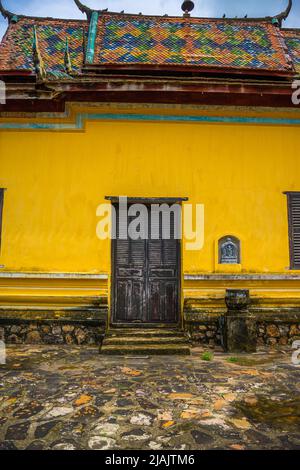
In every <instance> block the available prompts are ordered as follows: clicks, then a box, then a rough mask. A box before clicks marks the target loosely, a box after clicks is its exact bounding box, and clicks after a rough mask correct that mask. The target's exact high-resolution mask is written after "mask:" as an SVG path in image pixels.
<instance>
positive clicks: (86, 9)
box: [74, 0, 93, 19]
mask: <svg viewBox="0 0 300 470" xmlns="http://www.w3.org/2000/svg"><path fill="white" fill-rule="evenodd" d="M74 2H75V3H76V6H77V8H79V10H80V11H81V12H82V13H85V14H86V16H87V17H88V19H90V18H91V16H92V13H93V10H92V9H91V8H89V7H87V6H85V5H83V4H82V3H81V2H80V1H79V0H74Z"/></svg>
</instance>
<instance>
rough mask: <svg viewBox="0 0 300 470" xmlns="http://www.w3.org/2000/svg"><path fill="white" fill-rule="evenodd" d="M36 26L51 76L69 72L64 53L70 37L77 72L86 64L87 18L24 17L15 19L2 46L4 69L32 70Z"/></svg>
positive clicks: (0, 61) (0, 59) (0, 63)
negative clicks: (84, 56)
mask: <svg viewBox="0 0 300 470" xmlns="http://www.w3.org/2000/svg"><path fill="white" fill-rule="evenodd" d="M34 25H35V26H36V30H37V35H38V41H39V48H40V51H41V56H42V58H43V61H44V65H45V68H46V72H47V74H48V75H50V77H53V78H55V77H63V76H66V71H65V66H64V57H65V49H66V38H67V37H68V39H69V52H70V57H71V61H72V66H73V69H74V72H75V73H76V72H79V71H80V70H81V68H82V65H83V54H84V34H85V33H84V31H85V30H86V29H87V24H86V22H85V21H76V20H75V21H73V20H57V19H35V18H21V19H19V21H18V22H17V23H11V24H10V26H9V29H8V31H7V33H6V35H5V36H4V39H3V42H2V44H1V46H0V70H31V71H34V69H35V67H34V62H33V36H34V29H33V27H34Z"/></svg>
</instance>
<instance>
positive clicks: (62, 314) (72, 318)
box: [0, 308, 107, 326]
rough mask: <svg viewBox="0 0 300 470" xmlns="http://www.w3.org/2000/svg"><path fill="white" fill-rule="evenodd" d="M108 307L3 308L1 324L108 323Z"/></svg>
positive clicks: (0, 315)
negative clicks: (58, 309)
mask: <svg viewBox="0 0 300 470" xmlns="http://www.w3.org/2000/svg"><path fill="white" fill-rule="evenodd" d="M106 321H107V308H106V309H101V310H100V309H90V310H70V311H50V310H39V311H31V310H30V311H25V312H24V311H19V310H13V309H12V310H7V309H5V310H1V309H0V325H4V324H6V325H22V324H29V323H30V324H32V323H39V324H52V323H53V322H55V323H61V324H78V325H79V324H80V325H84V326H100V325H102V326H103V325H106Z"/></svg>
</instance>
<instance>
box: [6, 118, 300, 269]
mask: <svg viewBox="0 0 300 470" xmlns="http://www.w3.org/2000/svg"><path fill="white" fill-rule="evenodd" d="M299 135H300V128H299V127H288V126H285V127H284V126H282V127H278V126H270V125H268V126H267V125H262V126H254V125H239V124H233V125H224V124H213V125H209V124H199V123H195V124H183V123H180V124H179V123H149V122H148V123H143V122H116V121H114V122H99V121H98V122H96V121H95V122H89V123H88V124H87V127H86V131H85V132H78V133H71V132H41V131H34V132H12V131H6V132H4V131H2V132H0V187H5V188H7V191H6V193H5V203H4V213H3V233H2V249H1V255H0V265H4V266H5V268H4V269H1V271H46V272H47V271H49V272H89V273H105V272H109V271H110V246H109V242H101V241H99V240H98V239H97V238H96V224H97V218H96V208H97V206H98V204H100V203H102V202H104V197H105V196H106V195H128V196H152V197H160V196H165V197H170V196H187V197H189V199H190V202H192V203H203V204H205V245H204V248H203V249H202V250H201V251H200V252H185V253H184V260H183V269H184V272H185V273H192V272H197V273H200V272H213V271H215V269H216V260H215V252H216V250H215V244H216V242H217V240H218V238H220V237H221V236H223V235H227V234H233V235H235V236H237V237H239V238H240V239H241V241H242V272H247V273H250V272H266V273H267V272H277V273H286V272H289V271H288V267H289V252H288V224H287V209H286V196H284V195H283V191H287V190H289V191H292V190H300V159H299Z"/></svg>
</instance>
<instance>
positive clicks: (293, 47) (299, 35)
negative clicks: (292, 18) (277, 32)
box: [282, 30, 300, 73]
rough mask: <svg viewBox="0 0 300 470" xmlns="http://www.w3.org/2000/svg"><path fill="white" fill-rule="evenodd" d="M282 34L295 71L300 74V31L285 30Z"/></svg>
mask: <svg viewBox="0 0 300 470" xmlns="http://www.w3.org/2000/svg"><path fill="white" fill-rule="evenodd" d="M282 34H283V37H284V40H285V43H286V45H287V47H288V51H289V54H290V56H291V58H292V61H293V63H294V66H295V69H296V71H297V72H298V73H300V30H283V31H282Z"/></svg>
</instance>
